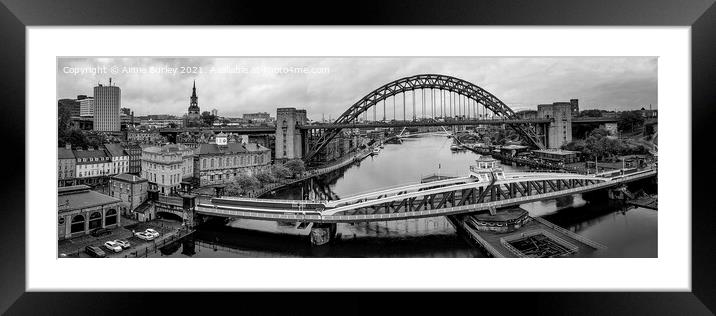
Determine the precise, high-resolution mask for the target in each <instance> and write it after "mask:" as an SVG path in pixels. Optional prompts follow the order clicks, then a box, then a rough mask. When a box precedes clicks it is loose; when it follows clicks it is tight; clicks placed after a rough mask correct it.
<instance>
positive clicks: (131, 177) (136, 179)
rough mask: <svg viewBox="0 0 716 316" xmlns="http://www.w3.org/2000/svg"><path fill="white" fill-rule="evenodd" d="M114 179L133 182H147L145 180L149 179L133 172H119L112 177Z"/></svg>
mask: <svg viewBox="0 0 716 316" xmlns="http://www.w3.org/2000/svg"><path fill="white" fill-rule="evenodd" d="M112 179H117V180H120V181H124V182H132V183H138V182H145V181H147V179H144V178H142V177H138V176H135V175H133V174H128V173H123V174H118V175H116V176H114V177H112Z"/></svg>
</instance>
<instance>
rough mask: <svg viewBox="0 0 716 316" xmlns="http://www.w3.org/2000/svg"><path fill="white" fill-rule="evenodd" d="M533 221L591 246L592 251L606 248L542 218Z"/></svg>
mask: <svg viewBox="0 0 716 316" xmlns="http://www.w3.org/2000/svg"><path fill="white" fill-rule="evenodd" d="M534 219H535V220H537V221H538V222H540V223H542V224H544V225H545V226H547V227H549V228H551V229H554V230H556V231H558V232H560V233H562V234H564V235H567V236H569V237H570V238H572V239H575V240H578V241H579V242H581V243H584V244H587V245H589V246H591V247H592V248H594V249H607V246H605V245H602V244H600V243H598V242H596V241H593V240H589V239H587V238H584V237H582V236H580V235H578V234H575V233H574V232H572V231H571V230H568V229H565V228H562V227H559V226H557V225H555V224H553V223H552V222H550V221H548V220H546V219H544V218H541V217H535V218H534Z"/></svg>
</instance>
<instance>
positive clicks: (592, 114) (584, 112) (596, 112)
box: [579, 109, 603, 117]
mask: <svg viewBox="0 0 716 316" xmlns="http://www.w3.org/2000/svg"><path fill="white" fill-rule="evenodd" d="M602 112H603V111H602V110H596V109H594V110H582V111H579V116H580V117H602V116H603V113H602Z"/></svg>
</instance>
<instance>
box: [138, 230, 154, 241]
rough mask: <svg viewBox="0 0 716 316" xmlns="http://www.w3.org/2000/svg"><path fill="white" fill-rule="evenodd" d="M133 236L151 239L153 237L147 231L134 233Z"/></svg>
mask: <svg viewBox="0 0 716 316" xmlns="http://www.w3.org/2000/svg"><path fill="white" fill-rule="evenodd" d="M134 236H137V238H139V239H143V240H152V239H154V235H152V234H149V233H147V232H138V233H134Z"/></svg>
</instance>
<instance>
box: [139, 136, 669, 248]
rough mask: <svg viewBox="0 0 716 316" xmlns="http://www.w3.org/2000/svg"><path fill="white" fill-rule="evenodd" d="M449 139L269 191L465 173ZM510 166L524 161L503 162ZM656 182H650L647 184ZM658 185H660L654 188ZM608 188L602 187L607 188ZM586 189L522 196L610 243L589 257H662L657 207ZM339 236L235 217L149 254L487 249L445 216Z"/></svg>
mask: <svg viewBox="0 0 716 316" xmlns="http://www.w3.org/2000/svg"><path fill="white" fill-rule="evenodd" d="M451 142H452V140H451V139H449V138H447V137H445V136H438V135H425V136H420V137H415V138H407V139H405V140H403V142H402V143H401V144H385V148H384V149H383V150H381V152H380V153H379V154H378V155H375V156H370V157H367V158H366V159H364V160H363V161H361V162H360V163H359V164H354V165H351V166H348V167H346V168H343V169H341V170H338V171H335V172H332V173H331V174H328V175H324V176H321V177H318V178H316V179H312V180H310V181H306V182H305V183H300V184H296V185H293V186H291V187H288V188H284V189H281V190H278V191H276V192H274V193H272V194H269V196H267V197H268V198H282V199H298V198H300V197H301V196H302V195H303V196H309V197H311V198H326V197H333V198H335V197H345V196H348V195H354V194H357V193H361V192H368V191H373V190H376V189H379V188H383V187H389V186H395V185H401V184H406V183H414V182H419V181H420V179H421V178H423V177H426V176H429V175H432V174H441V175H449V176H462V175H465V174H466V173H467V170H468V168H469V166H470V165H471V164H474V161H475V159H476V157H477V154H475V153H472V152H469V151H459V152H453V151H451V150H450V144H451ZM503 168H504V169H505V171H506V172H510V171H515V170H516V169H519V168H521V167H519V168H518V167H512V166H503ZM650 189H653V188H650ZM653 193H655V192H653ZM605 195H606V194H604V196H605ZM590 199H591V200H589V201H587V200H585V198H584V197H582V196H581V195H579V194H577V195H573V196H570V197H566V198H560V199H558V200H550V201H541V202H535V203H528V204H524V205H522V206H521V207H522V208H523V209H525V210H527V211H529V213H530V215H532V216H542V217H543V218H545V219H547V220H549V221H551V222H553V223H555V224H557V225H559V226H562V227H564V228H567V229H569V230H571V231H573V232H576V233H578V234H580V235H582V236H584V237H587V238H589V239H591V240H594V241H597V242H599V243H601V244H604V245H606V246H607V249H605V250H599V251H596V252H593V253H591V254H590V256H591V257H657V212H658V211H655V210H650V209H645V208H638V207H637V208H634V207H629V208H626V207H624V206H623V205H621V204H620V203H618V202H613V201H610V200H608V199H606V198H601V197H599V198H595V197H590ZM337 232H338V234H339V236H340V239H339V240H337V241H336V242H335V243H333V244H330V245H327V246H322V247H312V246H311V245H310V242H309V241H308V234H309V230H308V229H296V228H294V227H293V226H288V225H283V224H280V223H276V222H267V221H258V220H248V219H238V220H233V221H231V222H229V223H227V224H224V223H219V224H214V225H204V226H202V227H201V228H200V229H199V230H198V231H197V232H195V233H194V234H193V235H192V236H189V237H187V238H185V239H184V240H181V241H179V242H177V243H175V244H172V245H168V246H166V247H164V248H163V249H161V251H158V252H156V253H154V254H150V257H195V258H207V257H222V258H230V257H436V258H452V257H484V254H483V253H482V252H481V251H480V250H477V249H476V248H475V247H474V246H473V245H471V244H470V243H468V242H467V241H465V240H464V239H463V238H462V237H461V236H459V235H458V234H457V233H456V232H455V230H454V229H453V227H452V226H451V225H450V223H449V222H448V221H447V220H446V219H445V218H444V217H434V218H422V219H411V220H400V221H387V222H372V223H359V224H354V225H353V224H338V231H337Z"/></svg>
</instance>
